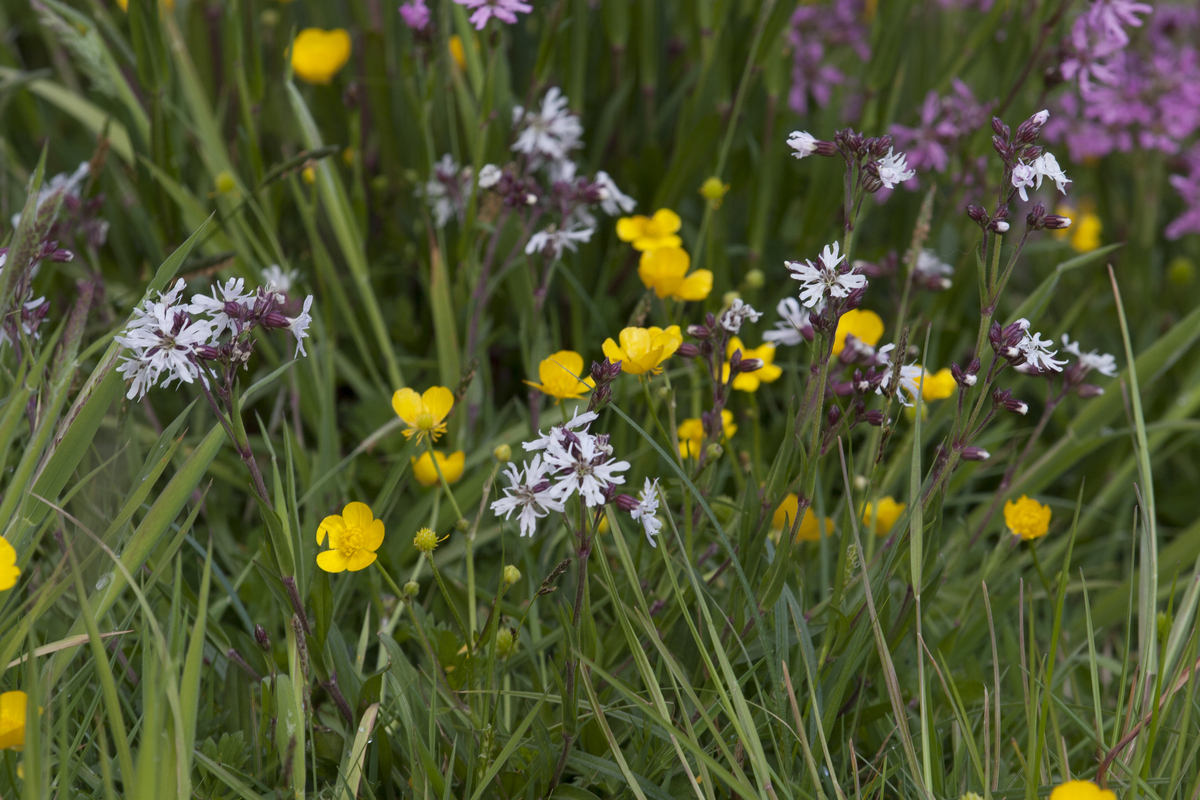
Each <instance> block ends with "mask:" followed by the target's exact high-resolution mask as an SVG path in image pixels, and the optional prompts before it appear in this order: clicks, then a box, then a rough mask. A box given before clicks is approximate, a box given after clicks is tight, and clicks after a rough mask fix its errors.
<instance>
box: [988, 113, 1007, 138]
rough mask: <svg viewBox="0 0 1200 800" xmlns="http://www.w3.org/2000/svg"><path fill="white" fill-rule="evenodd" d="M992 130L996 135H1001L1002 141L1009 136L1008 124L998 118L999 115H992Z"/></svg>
mask: <svg viewBox="0 0 1200 800" xmlns="http://www.w3.org/2000/svg"><path fill="white" fill-rule="evenodd" d="M992 132H993V133H995V134H996V135H997V136H1001V137H1003V138H1004V141H1008V137H1009V129H1008V126H1007V125H1005V124H1004V120H1002V119H1000V118H999V117H992Z"/></svg>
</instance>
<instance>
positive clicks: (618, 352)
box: [604, 325, 683, 375]
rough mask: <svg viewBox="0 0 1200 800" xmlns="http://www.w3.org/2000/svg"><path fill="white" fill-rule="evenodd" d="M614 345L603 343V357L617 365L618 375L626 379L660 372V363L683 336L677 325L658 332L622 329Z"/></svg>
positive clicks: (647, 329)
mask: <svg viewBox="0 0 1200 800" xmlns="http://www.w3.org/2000/svg"><path fill="white" fill-rule="evenodd" d="M618 338H619V339H620V340H621V344H620V345H618V344H617V343H616V342H614V341H613V340H612V339H605V340H604V355H606V356H608V358H609V360H611V361H613V362H616V361H620V362H621V371H622V372H628V373H629V374H630V375H641V374H643V373H646V372H649V373H650V374H651V375H657V374H658V373H660V372H662V363H663V362H664V361H666V360H667V359H668V358H670V357H671V356H673V355H675V351H676V350H678V349H679V345H681V344H683V333H682V332H680V330H679V326H678V325H672V326H671V327H669V328H667V329H666V330H663V329H662V328H625V329H623V330H622V331H621V333H620V334H619V337H618Z"/></svg>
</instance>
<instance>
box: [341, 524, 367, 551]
mask: <svg viewBox="0 0 1200 800" xmlns="http://www.w3.org/2000/svg"><path fill="white" fill-rule="evenodd" d="M362 549H363V532H362V529H361V528H347V529H346V530H345V532H344V533H343V534H342V540H341V542H340V543H339V545H338V550H341V551H342V554H343V555H344V556H346V558H350V556H352V555H354V554H355V553H357V552H358V551H359V550H362Z"/></svg>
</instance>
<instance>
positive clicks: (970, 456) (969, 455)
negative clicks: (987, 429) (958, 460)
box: [962, 447, 992, 461]
mask: <svg viewBox="0 0 1200 800" xmlns="http://www.w3.org/2000/svg"><path fill="white" fill-rule="evenodd" d="M962 457H963V461H987V460H988V459H989V458H991V457H992V454H991V453H989V452H988V451H987V450H984V449H983V448H982V447H965V448H963V451H962Z"/></svg>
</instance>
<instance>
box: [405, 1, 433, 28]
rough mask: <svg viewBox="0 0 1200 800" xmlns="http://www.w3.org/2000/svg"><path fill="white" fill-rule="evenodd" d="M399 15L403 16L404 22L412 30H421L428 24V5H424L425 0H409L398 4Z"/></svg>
mask: <svg viewBox="0 0 1200 800" xmlns="http://www.w3.org/2000/svg"><path fill="white" fill-rule="evenodd" d="M400 16H401V17H403V18H404V24H405V25H407V26H408V27H410V28H412V29H413V30H414V31H423V30H425V26H426V25H428V24H429V7H428V6H426V5H425V0H409V2H407V3H404V4H402V5H401V6H400Z"/></svg>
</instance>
